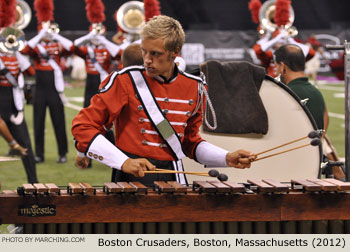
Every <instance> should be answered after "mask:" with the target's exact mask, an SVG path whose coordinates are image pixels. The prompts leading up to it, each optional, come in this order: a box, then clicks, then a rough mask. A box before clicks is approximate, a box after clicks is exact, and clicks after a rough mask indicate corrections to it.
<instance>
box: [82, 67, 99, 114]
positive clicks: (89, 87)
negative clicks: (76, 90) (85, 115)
mask: <svg viewBox="0 0 350 252" xmlns="http://www.w3.org/2000/svg"><path fill="white" fill-rule="evenodd" d="M100 84H101V81H100V75H99V74H88V75H87V77H86V84H85V91H84V108H86V107H88V106H89V105H90V100H91V98H92V97H93V96H94V95H95V94H97V93H98V87H99V86H100Z"/></svg>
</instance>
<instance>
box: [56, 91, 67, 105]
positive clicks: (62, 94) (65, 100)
mask: <svg viewBox="0 0 350 252" xmlns="http://www.w3.org/2000/svg"><path fill="white" fill-rule="evenodd" d="M58 95H59V96H60V99H61V101H62V104H63V105H66V104H68V99H67V97H66V96H65V95H64V93H63V92H61V93H58Z"/></svg>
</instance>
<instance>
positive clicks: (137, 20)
mask: <svg viewBox="0 0 350 252" xmlns="http://www.w3.org/2000/svg"><path fill="white" fill-rule="evenodd" d="M116 20H117V23H118V25H119V26H120V27H121V28H122V29H123V30H124V31H126V32H128V33H131V34H139V33H140V32H141V30H142V27H143V26H144V24H145V11H144V5H143V2H139V1H129V2H126V3H124V4H123V5H122V6H120V8H119V9H118V12H117V18H116Z"/></svg>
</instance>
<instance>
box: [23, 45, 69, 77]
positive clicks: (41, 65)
mask: <svg viewBox="0 0 350 252" xmlns="http://www.w3.org/2000/svg"><path fill="white" fill-rule="evenodd" d="M40 44H41V45H42V46H43V47H44V48H45V49H46V51H47V52H48V53H49V55H50V57H51V58H52V59H54V60H55V61H56V63H57V64H58V65H60V60H61V57H62V56H68V55H71V54H72V52H71V51H67V50H65V49H64V48H63V47H62V46H61V44H60V43H58V42H49V43H46V42H43V41H41V42H40ZM21 53H22V54H25V55H29V56H30V57H32V58H33V60H34V68H35V70H41V71H53V68H52V67H51V66H50V65H49V63H48V61H47V60H46V59H44V58H43V56H42V55H41V53H40V52H39V49H38V48H37V47H35V48H34V49H32V48H31V47H30V46H28V45H27V46H26V47H24V48H23V50H22V51H21Z"/></svg>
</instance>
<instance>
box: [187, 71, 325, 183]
mask: <svg viewBox="0 0 350 252" xmlns="http://www.w3.org/2000/svg"><path fill="white" fill-rule="evenodd" d="M259 94H260V97H261V99H262V102H263V104H264V107H265V110H266V112H267V116H268V132H267V134H266V135H262V134H217V133H209V132H204V131H203V129H202V128H201V129H200V134H201V136H202V138H203V139H205V140H207V141H208V142H209V143H212V144H214V145H217V146H219V147H221V148H223V149H226V150H228V151H236V150H239V149H243V150H248V151H251V152H253V153H259V152H262V151H265V150H267V149H270V148H273V147H276V146H279V145H282V144H284V143H287V142H290V141H293V140H295V139H298V138H301V137H304V136H307V135H308V133H309V132H311V131H314V130H315V129H316V124H315V122H314V120H313V118H312V116H311V114H310V112H309V110H308V109H307V108H306V107H304V106H302V105H301V104H300V103H299V102H298V97H297V96H296V95H295V93H294V92H292V91H291V90H290V89H289V88H287V87H286V86H285V85H284V84H283V83H281V82H277V81H275V80H274V79H273V78H271V77H269V76H266V78H265V80H264V81H263V83H262V85H261V88H260V91H259ZM310 141H311V139H310V138H306V139H303V140H302V141H299V142H296V143H293V144H290V145H287V146H285V147H282V148H278V149H276V150H274V151H271V152H267V153H266V154H261V155H260V156H259V158H260V157H263V156H266V155H270V154H273V153H277V152H281V151H284V150H287V149H290V148H294V147H297V146H301V145H304V144H307V143H309V142H310ZM321 157H322V147H321V146H311V145H309V146H307V147H304V148H300V149H297V150H293V151H290V152H286V153H283V154H280V155H276V156H273V157H269V158H266V159H263V160H259V161H256V162H253V163H252V165H251V168H249V169H237V168H233V167H225V168H216V167H215V168H214V167H210V168H204V167H203V165H201V164H199V163H197V162H195V161H194V160H192V159H189V158H185V159H183V163H184V167H185V171H201V172H203V170H205V171H209V169H216V170H218V171H219V172H220V173H225V174H226V175H227V176H228V180H229V181H235V182H246V181H247V179H274V180H276V181H279V182H288V181H290V180H291V179H316V178H318V177H319V176H320V173H319V172H320V164H321ZM187 179H188V182H189V183H190V184H191V183H192V182H193V181H194V180H197V181H200V180H213V179H215V178H204V177H199V176H193V175H187Z"/></svg>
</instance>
